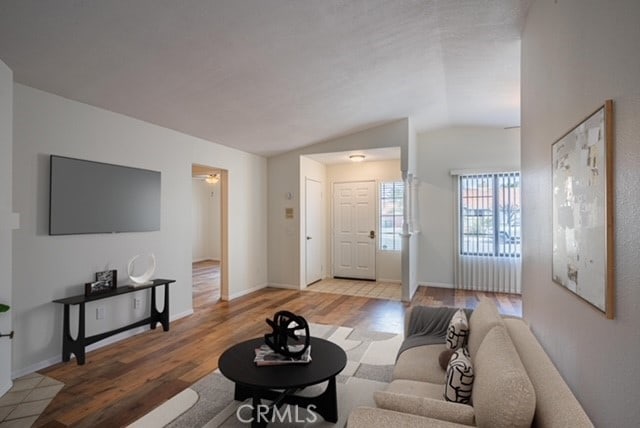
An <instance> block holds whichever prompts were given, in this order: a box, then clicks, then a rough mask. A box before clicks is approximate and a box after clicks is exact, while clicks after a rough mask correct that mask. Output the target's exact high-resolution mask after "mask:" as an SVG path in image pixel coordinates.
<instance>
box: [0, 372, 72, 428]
mask: <svg viewBox="0 0 640 428" xmlns="http://www.w3.org/2000/svg"><path fill="white" fill-rule="evenodd" d="M63 386H64V384H63V383H62V382H58V381H57V380H55V379H51V378H50V377H47V376H43V375H41V374H38V373H31V374H29V375H26V376H23V377H21V378H19V379H15V380H14V381H13V387H12V388H11V389H10V390H9V392H7V393H6V394H4V395H3V396H1V397H0V428H23V427H24V428H28V427H30V426H32V425H33V424H34V422H35V421H36V419H38V416H40V414H41V413H42V412H43V411H44V409H46V407H47V406H48V405H49V403H50V402H51V400H53V397H55V396H56V394H57V393H58V391H60V390H61V389H62V387H63Z"/></svg>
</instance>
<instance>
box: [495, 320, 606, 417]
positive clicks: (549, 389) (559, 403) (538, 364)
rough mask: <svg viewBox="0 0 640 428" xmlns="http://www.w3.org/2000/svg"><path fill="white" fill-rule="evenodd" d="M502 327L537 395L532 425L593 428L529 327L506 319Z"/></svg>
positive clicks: (520, 321) (520, 322)
mask: <svg viewBox="0 0 640 428" xmlns="http://www.w3.org/2000/svg"><path fill="white" fill-rule="evenodd" d="M504 323H505V325H506V326H507V331H508V332H509V336H510V337H511V340H512V342H513V344H514V345H515V347H516V350H517V351H518V354H519V355H520V360H521V361H522V364H523V365H524V368H525V370H526V371H527V374H528V375H529V379H530V380H531V383H532V384H533V389H534V390H535V393H536V412H535V416H534V418H533V422H534V425H535V426H536V427H544V428H550V427H567V426H579V427H592V426H593V424H592V423H591V421H590V420H589V417H588V416H587V414H586V413H585V411H584V410H583V409H582V406H580V403H579V402H578V400H577V399H576V397H575V396H574V395H573V393H572V392H571V390H570V389H569V387H568V386H567V384H566V383H565V382H564V380H563V379H562V376H560V373H559V372H558V370H556V368H555V366H554V365H553V363H552V362H551V360H550V359H549V357H548V356H547V354H546V353H545V352H544V350H543V349H542V346H541V345H540V343H538V341H537V340H536V338H535V336H534V335H533V333H532V332H531V330H530V329H529V327H528V326H527V325H526V324H525V323H524V322H523V321H522V320H519V319H505V320H504Z"/></svg>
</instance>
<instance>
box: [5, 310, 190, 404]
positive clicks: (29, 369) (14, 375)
mask: <svg viewBox="0 0 640 428" xmlns="http://www.w3.org/2000/svg"><path fill="white" fill-rule="evenodd" d="M192 314H193V309H188V310H186V311H183V312H180V313H178V314H173V315H171V316H170V317H169V320H170V321H171V322H173V321H176V320H179V319H180V318H184V317H188V316H189V315H192ZM157 328H162V327H160V326H158V327H157ZM148 330H149V327H145V326H142V327H137V328H134V329H131V330H128V331H123V332H122V333H118V334H116V335H114V336H111V337H107V338H106V339H103V340H101V341H100V342H98V343H94V344H93V345H89V346H87V347H86V349H85V352H87V353H89V352H91V351H95V350H96V349H100V348H102V347H105V346H108V345H111V344H113V343H116V342H119V341H121V340H124V339H128V338H129V337H132V336H135V335H136V334H140V333H144V332H145V331H148ZM74 359H75V355H73V354H71V360H74ZM61 361H62V356H57V357H51V358H47V359H46V360H43V361H40V362H37V363H35V364H32V365H30V366H28V367H23V368H21V369H17V370H13V371H12V372H11V377H12V378H13V379H17V378H19V377H22V376H25V375H28V374H31V373H33V372H37V371H38V370H41V369H44V368H46V367H49V366H52V365H54V364H58V363H59V362H61ZM74 364H75V363H74ZM0 395H2V394H0Z"/></svg>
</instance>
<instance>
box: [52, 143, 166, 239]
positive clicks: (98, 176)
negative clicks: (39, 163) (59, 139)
mask: <svg viewBox="0 0 640 428" xmlns="http://www.w3.org/2000/svg"><path fill="white" fill-rule="evenodd" d="M50 166H51V179H50V188H49V189H50V192H49V235H75V234H87V233H114V232H149V231H154V230H160V172H159V171H150V170H147V169H140V168H131V167H128V166H120V165H112V164H108V163H101V162H93V161H88V160H82V159H73V158H68V157H63V156H56V155H51V162H50Z"/></svg>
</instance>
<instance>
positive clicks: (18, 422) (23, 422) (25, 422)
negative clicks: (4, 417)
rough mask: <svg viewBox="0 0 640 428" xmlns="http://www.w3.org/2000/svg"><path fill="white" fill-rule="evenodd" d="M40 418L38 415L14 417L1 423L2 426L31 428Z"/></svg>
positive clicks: (7, 427) (2, 427) (1, 427)
mask: <svg viewBox="0 0 640 428" xmlns="http://www.w3.org/2000/svg"><path fill="white" fill-rule="evenodd" d="M37 420H38V416H29V417H28V418H20V419H13V420H11V421H4V422H2V423H0V428H31V427H32V426H33V424H35V423H36V421H37Z"/></svg>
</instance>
